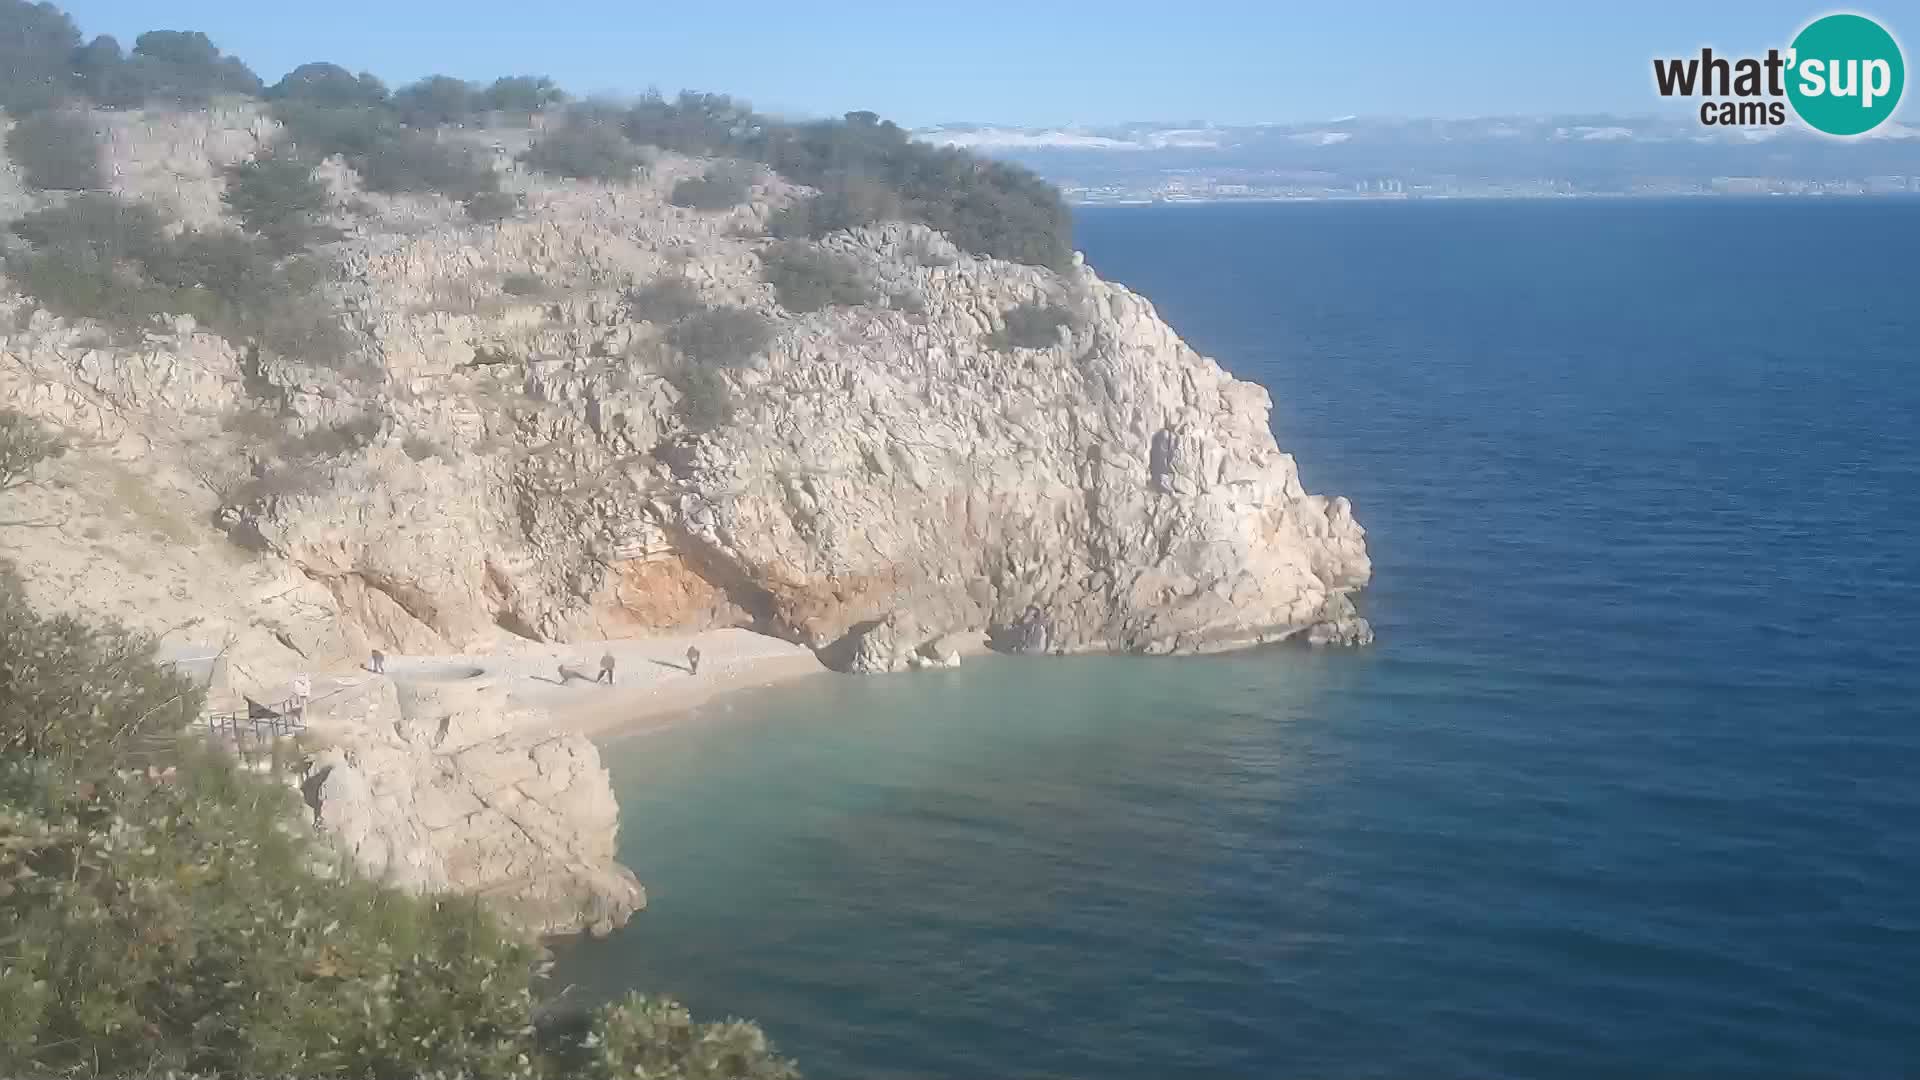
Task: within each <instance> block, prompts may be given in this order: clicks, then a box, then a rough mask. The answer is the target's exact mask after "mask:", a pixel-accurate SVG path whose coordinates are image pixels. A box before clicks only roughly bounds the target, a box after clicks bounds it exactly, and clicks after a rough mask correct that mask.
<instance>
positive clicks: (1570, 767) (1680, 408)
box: [560, 201, 1920, 1080]
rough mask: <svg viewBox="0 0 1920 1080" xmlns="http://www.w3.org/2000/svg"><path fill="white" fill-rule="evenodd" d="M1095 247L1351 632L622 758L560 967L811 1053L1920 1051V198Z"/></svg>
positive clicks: (1166, 237) (1246, 220) (825, 1060)
mask: <svg viewBox="0 0 1920 1080" xmlns="http://www.w3.org/2000/svg"><path fill="white" fill-rule="evenodd" d="M1081 237H1082V244H1083V246H1084V247H1085V248H1086V249H1087V251H1088V252H1089V255H1090V257H1091V258H1092V260H1093V262H1094V263H1095V265H1096V266H1098V267H1099V268H1100V269H1101V270H1102V272H1103V273H1106V274H1108V275H1109V276H1112V277H1117V278H1119V279H1120V280H1123V281H1126V282H1128V283H1129V284H1132V285H1135V286H1136V287H1138V288H1140V289H1141V290H1142V291H1144V292H1146V293H1147V294H1149V295H1150V296H1152V297H1153V298H1154V299H1155V301H1156V302H1157V303H1158V305H1159V306H1160V308H1161V311H1162V313H1163V314H1164V315H1166V316H1167V317H1168V318H1169V320H1170V321H1172V322H1173V323H1174V325H1175V326H1176V327H1178V328H1179V329H1180V330H1181V331H1182V332H1183V333H1185V334H1186V335H1187V336H1188V338H1189V340H1191V341H1193V343H1194V344H1195V345H1196V347H1198V348H1200V349H1202V350H1203V351H1206V352H1209V353H1211V354H1213V355H1216V356H1218V357H1220V358H1221V359H1222V361H1223V362H1224V363H1226V364H1227V365H1228V366H1229V367H1230V368H1232V369H1233V370H1235V371H1236V373H1238V374H1240V375H1242V376H1243V377H1247V378H1253V379H1257V380H1258V381H1261V382H1263V383H1265V384H1266V385H1267V386H1268V387H1269V388H1271V389H1272V390H1273V392H1274V396H1275V399H1276V407H1275V415H1274V422H1275V428H1276V431H1277V432H1278V434H1279V436H1280V439H1281V442H1282V444H1283V445H1284V446H1286V447H1287V448H1289V449H1290V450H1293V451H1294V452H1296V453H1297V454H1298V456H1299V458H1300V460H1301V462H1302V467H1303V472H1304V475H1305V479H1306V482H1307V484H1308V486H1309V488H1310V489H1313V490H1321V491H1330V492H1339V493H1344V494H1347V495H1349V496H1351V497H1352V498H1353V499H1354V502H1355V506H1356V511H1357V513H1358V514H1359V515H1360V518H1361V520H1362V521H1363V522H1364V523H1365V524H1366V525H1367V526H1368V527H1369V529H1370V530H1371V533H1372V535H1371V537H1370V540H1371V543H1372V546H1373V551H1374V555H1375V560H1376V568H1377V573H1378V579H1377V582H1376V585H1375V587H1374V588H1373V589H1372V590H1370V592H1369V594H1368V595H1367V597H1366V598H1365V601H1364V603H1365V606H1366V607H1367V610H1368V613H1369V614H1370V615H1371V616H1372V617H1373V618H1374V619H1375V622H1376V625H1377V626H1378V627H1379V629H1380V634H1381V640H1380V643H1379V645H1378V646H1376V647H1375V648H1373V649H1370V650H1365V651H1358V652H1328V653H1311V652H1307V651H1304V650H1295V649H1284V648H1283V649H1274V650H1265V651H1260V652H1254V653H1246V654H1239V655H1234V656H1226V657H1205V658H1182V659H1125V658H1107V657H1089V658H1070V659H1053V660H1028V659H1014V658H986V659H983V660H980V661H978V662H971V663H969V665H968V666H967V667H966V668H964V669H962V670H960V671H957V672H941V673H928V674H919V675H913V676H902V677H897V678H884V679H867V680H857V679H848V678H830V679H824V680H820V681H817V682H814V683H809V684H802V685H798V686H791V687H785V688H779V689H775V690H770V691H765V692H760V693H756V694H752V695H748V696H745V697H742V698H738V699H735V700H733V701H731V702H727V703H722V704H719V705H715V706H712V707H710V708H709V710H708V714H707V715H706V716H705V717H704V718H703V720H704V721H705V722H703V723H699V724H694V725H689V726H687V727H685V728H682V729H680V730H676V731H672V732H668V733H665V734H661V735H655V736H648V737H644V738H638V739H633V740H629V741H626V742H623V743H617V744H614V745H613V746H611V747H609V748H608V749H607V759H608V762H609V764H610V766H611V767H612V768H613V770H614V772H615V776H616V783H617V785H618V787H619V789H620V794H621V799H622V806H623V836H622V849H623V852H624V857H625V858H626V860H627V861H628V862H629V864H630V865H632V866H633V867H634V869H635V871H636V872H637V873H638V874H639V875H640V877H641V878H642V880H644V881H646V882H647V884H648V886H649V890H650V892H651V895H652V897H653V907H652V909H651V910H649V911H648V912H647V913H645V914H644V915H642V916H641V917H639V918H638V919H636V920H635V922H634V923H633V924H632V925H631V926H630V927H628V928H627V929H626V930H623V931H621V932H620V933H618V934H616V935H614V936H613V937H612V938H610V939H608V940H606V941H602V942H587V943H583V944H581V945H579V946H577V947H572V948H569V949H567V950H565V951H564V952H563V955H562V964H561V968H560V974H561V976H562V978H563V979H565V980H567V981H569V982H571V983H572V984H573V986H574V989H573V990H572V991H570V993H571V994H572V995H574V996H575V997H577V998H578V999H580V1000H595V999H597V998H599V997H602V996H606V995H610V994H614V993H618V992H622V991H624V990H626V989H629V988H638V989H644V990H661V991H670V992H674V993H677V994H679V995H681V996H682V997H684V998H685V999H687V1000H688V1001H689V1003H690V1004H692V1005H694V1006H695V1007H696V1008H697V1009H700V1010H702V1011H705V1012H714V1013H734V1014H741V1015H749V1016H754V1017H756V1018H758V1019H760V1020H762V1021H763V1022H764V1023H765V1025H766V1026H767V1028H768V1030H769V1031H770V1032H771V1034H772V1035H773V1036H774V1037H775V1039H776V1040H777V1041H778V1042H779V1043H780V1044H781V1045H782V1046H783V1048H785V1049H786V1050H788V1051H789V1052H791V1053H792V1054H794V1055H795V1056H797V1057H799V1058H800V1059H801V1061H802V1063H803V1064H804V1065H806V1066H807V1067H808V1071H809V1074H810V1075H813V1076H816V1077H828V1076H853V1077H955V1078H966V1077H1089V1078H1091V1077H1123V1078H1130V1077H1139V1078H1143V1080H1144V1078H1150V1077H1189V1076H1190V1077H1220V1076H1229V1077H1243V1076H1244V1077H1303V1078H1304V1077H1321V1078H1324V1077H1463V1078H1465V1077H1618V1076H1663V1077H1664V1076H1674V1077H1717V1076H1743V1077H1847V1078H1862V1077H1903V1076H1911V1075H1916V1073H1917V1072H1920V1022H1916V1020H1915V1009H1916V1008H1917V1007H1920V785H1917V784H1916V782H1915V780H1916V777H1920V729H1916V717H1917V715H1920V435H1917V434H1916V418H1920V374H1917V373H1916V371H1915V368H1914V362H1915V360H1916V359H1917V358H1920V308H1916V306H1915V305H1913V304H1912V303H1911V302H1910V298H1911V295H1912V292H1913V284H1914V281H1913V278H1912V274H1911V271H1910V270H1909V269H1908V268H1907V266H1906V265H1905V262H1906V260H1905V258H1904V256H1901V257H1899V258H1896V257H1895V255H1896V254H1897V253H1901V252H1911V251H1912V250H1914V244H1915V241H1920V204H1917V203H1905V202H1864V201H1863V202H1840V203H1826V204H1822V203H1818V202H1778V201H1775V202H1766V203H1740V202H1710V203H1688V204H1659V203H1581V204H1572V205H1569V204H1473V205H1468V204H1459V205H1408V206H1402V207H1387V206H1311V207H1296V206H1275V207H1220V208H1175V209H1168V210H1135V211H1114V212H1108V213H1090V214H1087V215H1084V216H1083V219H1082V225H1081ZM1812 267H1818V268H1820V272H1818V273H1813V272H1810V270H1809V268H1812Z"/></svg>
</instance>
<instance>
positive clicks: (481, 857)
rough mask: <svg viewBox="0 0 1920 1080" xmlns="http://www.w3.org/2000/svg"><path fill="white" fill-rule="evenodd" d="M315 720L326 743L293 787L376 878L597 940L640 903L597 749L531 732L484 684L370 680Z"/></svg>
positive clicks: (501, 694)
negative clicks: (452, 895)
mask: <svg viewBox="0 0 1920 1080" xmlns="http://www.w3.org/2000/svg"><path fill="white" fill-rule="evenodd" d="M311 721H312V723H313V725H314V728H313V730H314V731H315V732H316V734H317V735H318V736H319V737H320V738H321V739H322V740H323V741H324V742H325V743H327V744H328V746H327V748H326V749H323V750H321V751H319V752H318V753H316V754H315V755H314V757H313V759H312V760H311V762H310V763H309V765H308V769H307V774H306V778H305V782H304V783H303V785H302V792H303V794H304V795H305V796H306V799H307V803H308V805H309V806H311V807H312V808H313V813H314V820H315V822H316V823H317V824H318V825H319V826H320V827H321V828H322V829H324V830H326V831H327V832H329V833H331V834H332V835H333V837H334V838H335V840H336V841H337V843H338V844H339V846H340V847H341V848H342V850H344V851H345V852H346V853H347V854H348V855H349V856H351V857H352V859H353V860H354V861H355V862H356V863H357V864H358V865H359V866H360V868H361V869H362V870H364V871H365V872H366V873H367V874H368V875H369V876H371V877H373V878H374V879H376V880H380V881H385V882H387V883H389V884H392V885H395V886H397V887H399V888H402V889H406V890H408V891H411V892H444V891H448V890H452V891H458V892H464V893H471V894H474V895H478V896H481V897H483V898H485V899H487V900H488V901H489V902H490V903H491V904H492V905H493V906H494V907H495V908H496V909H497V910H498V911H500V912H501V913H502V914H503V915H504V916H505V917H506V918H507V919H508V920H510V921H511V922H513V923H515V924H516V925H519V926H522V927H525V928H527V929H528V930H531V931H533V932H536V933H543V934H562V933H571V932H574V931H579V930H587V931H590V932H594V933H605V932H606V931H608V930H610V929H612V928H613V927H616V926H619V925H620V924H621V923H624V922H625V921H626V920H627V917H628V916H630V915H631V914H633V912H635V911H637V910H639V909H640V908H642V907H644V906H645V905H646V893H645V892H644V891H643V890H642V889H641V887H640V883H639V882H638V881H636V880H634V877H633V875H632V874H631V873H630V872H628V871H627V870H626V869H625V868H624V867H622V866H620V865H619V864H618V863H616V862H615V861H614V840H615V834H616V832H617V830H618V826H619V807H618V805H616V804H615V802H614V799H613V791H612V787H611V785H610V783H609V780H608V777H607V773H606V770H605V769H603V768H602V767H601V765H600V757H599V754H598V753H597V752H596V751H595V750H594V748H593V744H592V743H590V742H588V741H587V740H586V739H584V738H582V737H580V736H578V735H545V734H539V733H538V731H537V729H538V727H539V725H538V724H537V723H534V722H530V719H529V718H528V717H526V716H522V715H516V710H514V709H512V708H510V707H509V705H508V702H507V700H506V692H505V690H504V688H503V687H502V686H501V685H500V684H499V683H497V682H495V681H494V680H492V679H490V678H488V677H487V676H484V675H480V674H478V673H473V674H471V675H469V674H468V673H465V672H453V673H450V674H449V675H448V677H447V678H445V679H438V680H436V679H426V680H414V681H408V682H401V683H395V682H393V681H390V680H388V679H385V678H375V679H372V680H370V681H368V682H367V683H364V684H362V686H361V687H360V688H358V691H356V692H349V693H348V694H345V695H342V696H341V698H340V700H339V703H338V704H329V705H328V706H326V707H325V708H322V709H317V710H316V711H315V714H314V715H313V717H312V718H311ZM529 728H532V729H534V732H533V733H529V732H528V730H527V729H529Z"/></svg>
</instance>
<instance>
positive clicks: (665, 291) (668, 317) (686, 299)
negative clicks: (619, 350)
mask: <svg viewBox="0 0 1920 1080" xmlns="http://www.w3.org/2000/svg"><path fill="white" fill-rule="evenodd" d="M706 306H707V305H706V302H705V301H703V300H701V299H700V290H699V289H696V288H694V285H693V282H691V281H688V280H687V279H686V278H683V277H680V276H679V275H678V274H662V275H660V276H659V277H657V278H655V279H653V280H652V281H650V282H648V283H647V284H645V285H643V286H641V287H640V288H637V289H629V290H628V291H627V310H628V311H630V312H632V314H633V317H634V318H636V319H640V320H642V321H643V322H650V323H671V322H675V321H677V320H679V319H684V318H686V317H687V316H688V315H692V314H693V313H695V312H697V311H704V310H706Z"/></svg>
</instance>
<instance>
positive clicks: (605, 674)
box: [593, 651, 613, 686]
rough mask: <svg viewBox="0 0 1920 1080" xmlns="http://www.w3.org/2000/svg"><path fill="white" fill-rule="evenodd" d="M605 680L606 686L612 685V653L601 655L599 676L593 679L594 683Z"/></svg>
mask: <svg viewBox="0 0 1920 1080" xmlns="http://www.w3.org/2000/svg"><path fill="white" fill-rule="evenodd" d="M602 679H605V680H606V681H607V685H608V686H612V685H613V653H612V652H611V651H609V652H606V653H603V654H602V655H601V657H600V674H598V675H595V676H594V677H593V681H594V682H599V681H600V680H602Z"/></svg>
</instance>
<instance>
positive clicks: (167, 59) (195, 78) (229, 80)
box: [120, 30, 261, 105]
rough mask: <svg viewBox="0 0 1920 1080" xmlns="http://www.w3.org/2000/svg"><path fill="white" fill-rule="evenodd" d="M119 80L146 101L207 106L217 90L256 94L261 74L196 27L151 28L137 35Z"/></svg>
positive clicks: (218, 92) (223, 92)
mask: <svg viewBox="0 0 1920 1080" xmlns="http://www.w3.org/2000/svg"><path fill="white" fill-rule="evenodd" d="M120 78H121V79H122V81H123V82H125V83H127V84H128V85H129V86H130V87H131V88H132V89H131V91H130V92H132V93H136V94H137V95H138V96H139V97H140V99H141V100H143V101H167V102H172V103H175V104H180V105H203V104H205V103H206V102H207V101H209V100H210V99H212V98H213V96H214V95H216V94H247V95H258V94H259V93H260V91H261V84H260V77H259V76H257V75H255V74H254V73H253V71H252V69H250V68H248V67H247V65H246V64H244V63H242V62H241V61H240V60H239V59H238V58H237V57H232V56H228V55H226V54H224V53H222V52H221V51H220V49H219V48H218V47H217V46H215V45H214V43H213V41H212V39H210V38H208V37H207V35H205V34H203V33H200V32H199V31H197V30H149V31H147V32H146V33H144V34H141V35H140V36H139V37H137V38H135V39H133V51H132V52H131V53H129V54H128V55H127V60H126V63H125V65H124V66H123V71H122V74H121V75H120Z"/></svg>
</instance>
